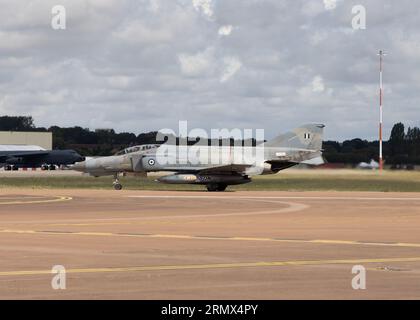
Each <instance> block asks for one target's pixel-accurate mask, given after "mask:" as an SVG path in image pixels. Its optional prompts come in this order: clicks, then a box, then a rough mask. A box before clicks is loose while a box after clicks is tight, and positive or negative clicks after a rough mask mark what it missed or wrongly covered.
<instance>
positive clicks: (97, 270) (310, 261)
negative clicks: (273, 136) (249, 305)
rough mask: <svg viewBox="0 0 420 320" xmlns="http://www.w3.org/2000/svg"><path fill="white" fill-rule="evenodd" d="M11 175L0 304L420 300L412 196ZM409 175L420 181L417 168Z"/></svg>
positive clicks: (2, 214) (0, 231) (2, 200)
mask: <svg viewBox="0 0 420 320" xmlns="http://www.w3.org/2000/svg"><path fill="white" fill-rule="evenodd" d="M29 173H30V172H27V173H21V172H19V173H7V174H6V173H3V174H4V175H3V176H2V179H6V181H7V179H13V175H16V176H17V177H20V176H22V175H24V174H29ZM30 174H32V175H35V176H36V177H35V179H38V175H41V174H43V173H30ZM298 174H299V175H302V174H303V175H304V173H302V174H301V173H298ZM311 174H313V173H311ZM329 174H332V175H333V179H335V180H336V181H337V185H340V183H342V182H340V181H339V180H340V179H337V176H334V173H324V176H323V177H324V178H325V179H326V180H328V175H329ZM357 174H359V173H357ZM360 174H362V175H364V174H365V173H360ZM404 174H405V173H404ZM48 175H54V176H56V178H57V179H64V177H61V176H60V175H66V176H67V175H69V173H47V176H48ZM291 175H293V173H291ZM314 175H318V173H315V174H314ZM366 175H368V178H367V180H368V181H374V180H375V179H376V178H375V177H376V175H377V174H372V173H366ZM369 175H371V176H369ZM408 175H410V174H407V176H408ZM413 177H414V178H413ZM289 178H290V176H289ZM309 178H310V179H313V177H312V176H310V177H309ZM16 179H17V178H16ZM46 179H50V178H46ZM51 179H52V178H51ZM92 179H93V178H92ZM264 179H265V178H264ZM267 179H268V178H267ZM284 179H287V174H286V175H285V176H284ZM348 179H349V180H351V181H353V180H354V178H353V180H352V178H351V175H350V178H348ZM404 179H406V177H405V176H403V181H404ZM388 180H389V181H394V182H395V185H398V183H397V182H396V181H397V179H396V178H395V177H387V180H386V181H388ZM69 181H70V180H69ZM89 181H92V182H94V181H95V180H89ZM99 181H101V183H102V180H99ZM9 182H10V184H11V185H8V186H5V185H3V186H2V187H1V189H0V191H1V192H0V256H1V259H0V299H45V298H47V299H420V232H419V230H420V193H419V192H392V191H390V192H374V191H372V190H370V191H366V190H363V191H333V190H322V191H305V190H303V188H302V189H299V190H293V186H290V188H289V189H290V190H281V191H275V190H271V189H270V190H247V189H245V190H244V189H240V188H238V189H233V191H230V192H225V193H208V192H204V191H202V188H192V187H189V186H186V187H187V190H181V191H176V190H162V189H160V190H138V189H135V188H133V190H130V188H127V189H125V190H122V191H114V190H110V189H106V188H102V187H101V188H94V189H88V188H86V189H82V188H72V184H71V183H68V185H67V186H64V187H62V188H55V187H50V188H47V187H44V186H39V185H37V186H36V187H31V186H28V185H25V186H22V185H19V183H21V182H16V183H17V185H13V183H12V182H11V180H10V181H9ZM9 182H7V183H9ZM103 182H104V183H105V182H106V183H107V184H109V179H108V180H107V181H106V180H104V181H103ZM263 182H264V181H263ZM408 182H410V183H411V182H412V183H414V185H415V186H416V185H418V184H420V180H418V173H412V174H411V178H410V179H408V178H407V183H408ZM33 183H35V182H33ZM127 183H128V181H127ZM260 183H262V182H261V181H257V183H256V185H257V186H258V185H259V184H260ZM347 184H348V185H350V184H351V183H350V182H348V183H347ZM128 185H129V183H128ZM268 185H270V184H268ZM270 186H271V185H270ZM183 187H184V186H183ZM156 188H160V187H156ZM246 188H253V187H252V186H251V185H247V186H246ZM270 188H271V187H270ZM181 189H182V188H181ZM321 189H322V188H321ZM390 189H391V190H393V189H392V188H390ZM310 190H311V189H310ZM398 190H399V189H398ZM403 190H405V189H404V188H403ZM416 190H417V189H415V190H414V191H416ZM54 265H63V266H64V267H65V268H66V272H67V279H66V289H65V290H53V289H52V287H51V280H52V278H53V276H54V275H53V274H52V273H51V268H52V266H54ZM354 265H362V266H364V267H365V268H366V270H367V276H366V282H367V288H366V290H354V289H353V288H352V286H351V281H352V278H353V277H354V276H355V275H354V274H352V272H351V271H352V267H353V266H354Z"/></svg>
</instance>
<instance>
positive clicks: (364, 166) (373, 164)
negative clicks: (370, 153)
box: [357, 159, 379, 170]
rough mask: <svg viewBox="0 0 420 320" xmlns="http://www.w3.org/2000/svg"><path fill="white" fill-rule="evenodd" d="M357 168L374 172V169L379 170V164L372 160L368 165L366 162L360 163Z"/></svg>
mask: <svg viewBox="0 0 420 320" xmlns="http://www.w3.org/2000/svg"><path fill="white" fill-rule="evenodd" d="M357 168H359V169H370V170H376V169H379V163H378V162H376V161H375V160H373V159H372V160H371V161H370V162H369V163H367V162H360V163H359V164H358V165H357Z"/></svg>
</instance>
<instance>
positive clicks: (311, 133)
mask: <svg viewBox="0 0 420 320" xmlns="http://www.w3.org/2000/svg"><path fill="white" fill-rule="evenodd" d="M324 127H325V126H324V125H323V124H306V125H303V126H300V127H299V128H296V129H293V130H292V131H290V132H287V133H285V134H282V135H280V136H278V137H276V138H274V139H273V140H271V141H268V142H266V143H265V146H266V147H282V148H297V149H308V150H314V151H321V150H322V139H323V136H324Z"/></svg>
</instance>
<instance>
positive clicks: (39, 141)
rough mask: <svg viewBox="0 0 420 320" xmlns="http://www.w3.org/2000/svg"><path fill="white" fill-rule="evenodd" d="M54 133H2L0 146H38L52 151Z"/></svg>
mask: <svg viewBox="0 0 420 320" xmlns="http://www.w3.org/2000/svg"><path fill="white" fill-rule="evenodd" d="M52 139H53V137H52V132H17V131H0V145H1V144H12V145H36V146H40V147H42V148H44V149H46V150H52V142H53V140H52Z"/></svg>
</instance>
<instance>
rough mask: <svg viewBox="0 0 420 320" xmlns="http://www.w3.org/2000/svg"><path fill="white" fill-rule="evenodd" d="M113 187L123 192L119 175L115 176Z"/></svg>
mask: <svg viewBox="0 0 420 320" xmlns="http://www.w3.org/2000/svg"><path fill="white" fill-rule="evenodd" d="M113 186H114V189H115V190H122V188H123V186H122V184H121V183H120V180H118V173H116V174H115V175H114V182H113Z"/></svg>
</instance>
